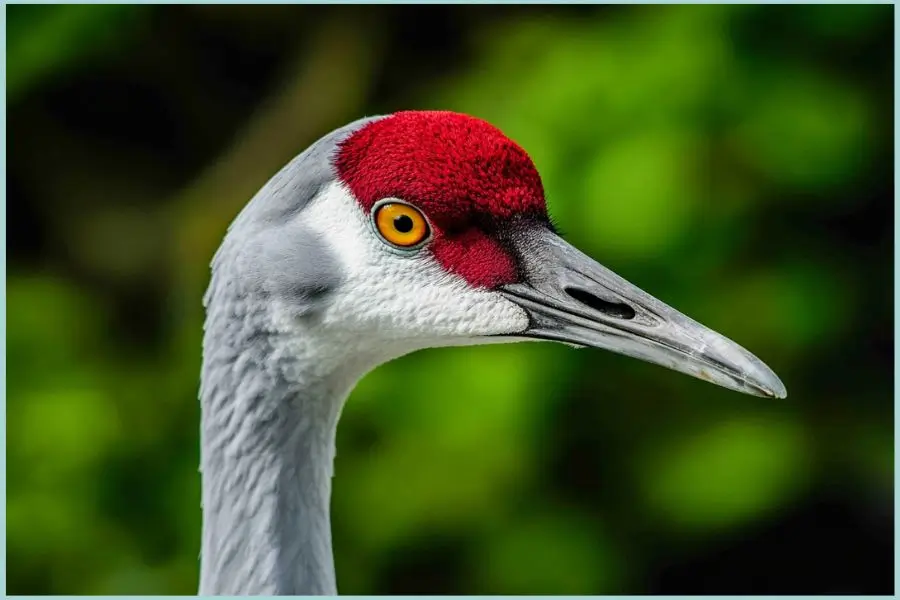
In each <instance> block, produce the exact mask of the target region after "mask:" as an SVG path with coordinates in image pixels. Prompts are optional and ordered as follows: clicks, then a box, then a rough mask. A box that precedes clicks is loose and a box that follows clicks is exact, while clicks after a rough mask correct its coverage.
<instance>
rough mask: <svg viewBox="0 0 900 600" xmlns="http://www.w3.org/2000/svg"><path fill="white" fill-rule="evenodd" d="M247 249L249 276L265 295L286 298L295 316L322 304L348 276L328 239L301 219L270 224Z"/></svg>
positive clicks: (246, 272)
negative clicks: (330, 247)
mask: <svg viewBox="0 0 900 600" xmlns="http://www.w3.org/2000/svg"><path fill="white" fill-rule="evenodd" d="M245 251H246V254H245V255H244V256H245V258H246V261H245V262H244V269H243V270H244V276H245V280H248V279H249V280H250V281H249V282H248V283H251V285H252V287H253V288H254V289H255V290H256V291H257V292H258V293H261V295H262V296H264V297H268V298H278V299H280V300H282V301H284V303H285V304H286V305H287V306H288V307H290V308H291V309H292V310H293V311H294V316H295V317H299V316H303V315H305V314H308V313H309V312H311V311H313V310H315V309H316V308H317V307H319V306H321V303H322V302H324V301H325V300H326V298H327V296H328V294H329V293H330V292H332V291H334V290H335V289H336V288H337V287H338V286H340V284H341V282H342V281H343V280H344V275H343V270H342V268H341V264H340V261H339V260H338V258H337V257H336V256H335V255H334V253H333V252H332V251H331V250H330V249H329V247H328V245H327V243H326V242H325V240H323V239H322V237H321V235H320V234H318V233H316V232H314V231H312V230H310V229H309V228H308V227H306V226H305V225H303V223H301V222H299V221H293V222H291V223H288V224H286V225H283V226H279V227H273V228H267V229H266V230H265V234H264V235H256V236H254V238H253V239H252V240H250V241H249V242H248V244H247V246H246V248H245Z"/></svg>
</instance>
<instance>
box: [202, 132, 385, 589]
mask: <svg viewBox="0 0 900 600" xmlns="http://www.w3.org/2000/svg"><path fill="white" fill-rule="evenodd" d="M374 118H377V117H374ZM371 120H373V118H369V119H361V120H359V121H356V122H354V123H351V124H349V125H347V126H344V127H341V128H340V129H337V130H335V131H333V132H332V133H330V134H328V135H326V136H324V137H323V138H321V139H320V140H319V141H318V142H316V143H315V144H313V145H312V146H310V147H309V148H308V149H307V150H306V151H305V152H303V153H302V154H300V155H298V156H297V157H296V158H294V159H293V160H292V161H291V162H290V163H288V164H287V165H286V166H285V167H284V168H283V169H281V171H280V172H279V173H278V174H276V175H275V176H274V177H272V179H271V180H270V181H269V182H268V183H267V184H266V185H265V186H264V187H263V188H262V189H261V190H260V191H259V192H258V193H257V194H256V196H254V198H253V199H252V200H251V201H250V202H249V203H248V204H247V206H246V207H245V208H244V210H243V211H242V212H241V213H240V215H239V216H238V217H237V218H236V219H235V220H234V222H233V223H232V225H231V226H230V227H229V229H228V233H227V235H226V237H225V240H224V241H223V243H222V245H221V247H220V248H219V250H218V252H217V253H216V255H215V257H214V259H213V262H212V277H211V281H210V284H209V288H208V290H207V293H206V296H205V298H204V305H205V306H206V310H207V317H206V323H205V326H204V338H203V367H202V375H201V389H200V398H201V411H202V425H201V472H202V477H203V537H202V551H201V557H200V562H201V580H200V593H201V594H203V595H205V594H227V595H235V594H301V593H302V594H334V593H336V586H335V581H334V566H333V563H332V555H331V532H330V530H329V529H328V522H329V520H328V514H329V506H328V503H329V494H330V485H331V470H330V469H331V467H330V465H331V464H332V456H333V452H334V439H333V435H334V430H335V428H336V426H337V418H338V414H339V411H340V407H341V404H342V403H343V398H344V397H345V396H346V394H347V393H349V388H350V386H352V381H349V380H348V381H342V380H341V379H342V378H341V375H340V372H338V373H337V374H335V375H334V377H332V378H330V379H323V378H322V377H321V376H320V375H319V374H318V373H315V372H311V370H310V369H308V368H307V367H306V366H304V364H303V360H302V359H303V357H302V356H296V355H292V353H291V352H288V351H286V350H285V345H284V344H285V340H283V339H282V338H283V334H282V333H281V332H280V331H279V330H278V329H277V328H276V327H275V326H274V325H273V322H272V315H271V311H270V307H271V305H272V303H273V302H275V301H279V302H280V303H281V304H282V305H284V306H287V307H290V309H291V312H292V313H293V314H294V316H297V317H300V316H303V315H306V314H309V313H310V312H313V311H315V309H316V307H317V305H318V303H319V302H320V301H322V299H324V298H325V297H326V296H327V295H328V293H329V292H330V291H331V290H333V289H334V288H335V287H336V286H337V285H339V283H340V279H341V269H340V267H339V265H338V263H337V261H336V260H335V258H334V257H333V256H332V255H331V253H330V251H329V249H328V245H327V244H324V243H323V241H322V240H321V239H319V234H317V233H315V232H313V231H310V230H309V229H308V228H306V227H305V225H304V223H303V222H302V219H301V218H300V216H301V211H302V210H303V208H304V207H305V206H306V205H307V204H308V203H309V202H310V201H311V200H312V199H313V198H314V197H315V196H316V195H317V194H319V193H320V192H321V190H322V188H323V186H325V185H326V184H328V183H330V182H331V181H333V180H334V178H335V175H334V170H333V167H332V164H331V159H332V156H333V154H334V152H335V150H336V148H337V144H338V143H339V142H340V141H341V140H342V139H344V138H345V137H346V136H348V135H350V134H351V133H352V132H353V131H355V130H356V129H358V128H359V127H362V126H363V125H364V124H365V123H367V122H369V121H371ZM323 466H325V467H324V468H323ZM310 490H313V491H315V492H316V493H313V494H311V493H309V491H310Z"/></svg>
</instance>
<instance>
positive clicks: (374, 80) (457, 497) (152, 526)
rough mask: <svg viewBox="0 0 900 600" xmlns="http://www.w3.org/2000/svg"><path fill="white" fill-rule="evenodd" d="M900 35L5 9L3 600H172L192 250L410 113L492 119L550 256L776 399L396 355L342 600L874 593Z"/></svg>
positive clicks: (663, 381) (600, 21)
mask: <svg viewBox="0 0 900 600" xmlns="http://www.w3.org/2000/svg"><path fill="white" fill-rule="evenodd" d="M892 11H893V7H892V6H869V7H866V6H808V7H799V6H798V7H749V6H692V7H675V6H671V7H660V6H656V7H616V8H610V7H580V8H574V7H555V8H554V7H531V8H524V7H514V6H510V7H503V8H499V7H493V8H491V7H473V6H468V7H466V6H457V7H444V8H438V7H434V8H429V9H425V8H415V7H405V8H401V7H397V8H392V9H388V8H379V7H367V8H360V7H343V8H339V9H337V8H326V7H274V6H273V7H239V6H233V7H211V6H210V7H126V6H109V7H102V6H13V7H10V8H9V9H7V24H8V42H7V53H8V56H7V100H8V113H7V122H8V124H9V138H8V144H7V147H8V155H9V156H8V165H7V168H8V178H9V181H8V186H7V202H8V215H9V217H8V223H9V228H8V232H7V234H8V238H9V250H8V254H9V263H8V279H7V291H8V298H7V303H8V312H7V324H8V337H7V347H8V349H7V356H8V364H7V373H8V386H7V418H8V428H7V453H8V463H7V467H8V475H7V484H8V493H7V531H8V537H7V552H8V565H7V566H8V590H9V592H10V593H16V594H39V593H55V594H67V593H115V594H128V593H161V594H165V593H181V594H190V593H193V592H195V590H196V579H197V555H198V551H199V527H200V509H199V475H198V473H197V464H198V451H197V443H198V436H197V433H198V416H199V415H198V413H199V411H198V405H197V400H196V394H197V383H198V369H199V351H200V350H199V348H200V332H201V327H202V319H203V315H202V310H201V307H200V295H201V294H202V291H203V288H204V285H205V283H206V277H207V264H208V261H209V259H210V257H211V255H212V252H213V251H214V250H215V247H216V244H217V243H218V240H219V239H220V238H221V235H222V233H223V232H224V228H225V227H226V225H227V223H228V222H229V220H230V219H231V218H232V217H233V216H234V214H236V212H237V210H239V208H240V207H241V206H242V205H243V203H244V202H245V201H246V200H247V199H248V198H249V197H250V196H251V195H252V193H253V192H254V191H255V190H256V189H258V187H259V186H260V185H261V184H262V183H264V181H265V180H266V179H267V178H268V177H269V176H270V175H271V174H272V173H274V172H275V170H277V168H279V167H280V165H282V164H283V163H284V162H286V161H287V160H288V159H289V158H290V157H291V156H292V155H293V154H295V153H296V152H298V151H300V150H301V149H302V148H303V147H305V146H306V145H307V144H309V143H310V142H312V141H313V140H314V139H315V138H317V137H318V136H319V135H322V134H324V133H326V132H327V131H329V130H330V129H332V128H333V127H336V126H338V125H340V124H342V123H344V122H347V121H350V120H352V119H354V118H357V117H359V116H361V115H363V114H376V113H384V112H390V111H393V110H398V109H402V108H410V107H416V108H445V109H453V110H459V111H463V112H468V113H471V114H474V115H477V116H479V117H482V118H485V119H487V120H489V121H491V122H493V123H495V124H496V125H498V126H500V127H501V128H502V129H503V130H504V131H505V132H506V133H508V134H509V135H510V136H511V137H512V138H514V139H515V140H517V141H518V142H520V143H521V144H522V145H523V146H524V147H525V148H526V149H527V150H528V151H529V152H530V153H531V155H532V157H533V158H534V160H535V162H536V164H537V166H538V168H539V170H540V171H541V173H542V176H543V179H544V185H545V188H546V189H547V193H548V202H549V206H550V210H551V213H552V215H553V217H554V219H555V221H556V222H557V223H558V224H559V226H560V228H561V229H562V231H563V232H564V233H565V234H566V236H567V237H568V238H569V239H570V240H571V241H573V242H574V243H575V244H577V245H578V246H580V247H582V248H583V249H584V250H585V251H587V252H588V253H589V254H591V255H593V256H595V257H597V258H598V259H600V260H601V261H602V262H604V263H605V264H606V265H607V266H609V267H611V268H613V269H614V270H616V271H617V272H619V273H620V274H622V275H623V276H625V277H626V278H628V279H630V280H632V281H633V282H635V283H637V284H638V285H639V286H641V287H643V288H644V289H647V290H648V291H650V292H651V293H653V294H654V295H656V296H658V297H660V298H661V299H663V300H664V301H666V302H669V303H671V304H673V305H674V306H676V307H678V308H679V309H681V310H683V311H684V312H686V313H688V314H689V315H691V316H693V317H695V318H697V319H698V320H700V321H701V322H704V323H705V324H707V325H709V326H711V327H713V328H714V329H717V330H719V331H721V332H723V333H724V334H726V335H728V336H729V337H732V338H733V339H735V340H737V341H738V342H739V343H741V344H742V345H745V346H746V347H748V348H750V349H751V350H752V351H753V352H754V353H756V354H758V355H759V356H760V357H762V358H763V360H765V361H766V362H767V363H768V364H770V365H771V366H772V367H773V368H774V369H775V371H776V372H778V373H779V375H780V376H781V377H782V379H783V380H784V382H785V384H786V386H787V388H788V391H789V397H788V399H787V400H785V401H778V402H775V401H766V400H761V399H757V398H750V397H744V396H740V395H738V394H734V393H731V392H728V391H725V390H722V389H719V388H715V387H713V386H710V385H708V384H705V383H702V382H699V381H695V380H692V379H689V378H687V377H684V376H682V375H678V374H675V373H672V372H669V371H665V370H663V369H660V368H658V367H653V366H650V365H645V364H641V363H637V362H635V361H631V360H629V359H625V358H622V357H618V356H613V355H610V354H606V353H601V352H597V351H579V352H576V351H574V350H571V349H569V348H565V347H557V346H553V345H549V344H546V345H538V344H525V345H502V346H495V347H482V348H464V349H447V350H432V351H427V352H420V353H417V354H414V355H411V356H408V357H405V358H403V359H401V360H398V361H395V362H392V363H390V364H388V365H385V366H384V367H382V368H380V369H378V370H377V371H375V372H374V373H372V374H370V375H369V376H367V377H366V378H365V379H364V380H363V381H362V382H361V383H360V385H359V387H358V388H357V389H356V391H355V392H354V394H353V396H352V397H351V400H350V402H349V403H348V406H347V407H346V410H345V411H344V416H343V419H342V423H341V427H340V430H339V441H338V458H337V464H336V472H337V475H336V479H335V490H334V498H333V529H334V538H335V553H336V563H337V568H338V581H339V587H340V589H341V591H342V593H383V592H401V593H402V592H418V593H453V592H459V593H511V594H515V593H615V592H629V593H653V592H660V591H662V592H674V593H699V592H704V591H705V592H718V593H742V592H774V593H792V592H802V593H826V592H842V593H868V592H880V593H890V592H891V590H892V585H893V575H892V571H891V569H892V567H893V557H892V551H893V534H892V533H891V532H892V530H893V472H894V467H893V401H892V390H893V375H892V364H893V313H892V307H893V297H892V290H893V285H892V275H893V268H892V267H893V265H892V252H891V251H892V244H891V222H892V220H893V204H892V197H893V179H892V166H893V143H892V140H893V114H892V108H893V95H892V93H893V80H892V73H893V64H892V48H893V29H892V24H893V12H892ZM423 31H424V32H425V33H423ZM722 557H725V558H722ZM728 557H731V558H728ZM788 564H790V567H788V566H787V565H788ZM761 573H763V574H764V575H761Z"/></svg>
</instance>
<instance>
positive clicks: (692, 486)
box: [642, 415, 811, 532]
mask: <svg viewBox="0 0 900 600" xmlns="http://www.w3.org/2000/svg"><path fill="white" fill-rule="evenodd" d="M805 435H806V434H805V432H804V431H803V428H802V425H800V424H799V423H796V422H790V421H784V420H781V419H776V418H772V417H768V418H766V417H763V416H758V415H756V416H754V415H748V416H746V417H742V418H732V419H730V420H723V421H717V422H715V423H710V424H708V425H707V426H705V427H704V428H702V429H701V430H700V431H684V432H682V434H681V435H680V436H679V439H674V440H672V441H671V442H669V443H668V444H666V448H667V449H666V452H665V454H662V453H654V454H653V458H652V460H650V461H649V462H648V464H647V465H646V467H645V468H644V470H643V473H642V476H643V477H644V483H643V487H644V489H645V494H646V497H647V502H648V504H649V505H650V507H651V509H652V510H653V511H654V512H656V513H657V514H659V515H660V516H661V517H662V518H663V519H664V520H666V521H669V522H670V523H671V524H672V525H674V526H676V527H678V528H682V529H688V530H690V531H691V532H698V531H703V530H706V529H717V528H722V527H734V526H736V525H741V524H744V523H746V522H748V521H750V520H754V519H758V518H760V516H761V515H762V514H764V513H767V512H769V511H771V510H773V509H775V508H777V507H779V506H783V505H785V504H788V503H790V501H791V500H792V499H793V498H794V497H796V495H797V494H798V493H799V492H801V491H803V488H804V487H805V486H806V485H808V484H809V481H810V479H811V473H810V471H809V469H810V466H811V465H810V461H809V447H808V444H807V443H806V441H805V439H804V438H805Z"/></svg>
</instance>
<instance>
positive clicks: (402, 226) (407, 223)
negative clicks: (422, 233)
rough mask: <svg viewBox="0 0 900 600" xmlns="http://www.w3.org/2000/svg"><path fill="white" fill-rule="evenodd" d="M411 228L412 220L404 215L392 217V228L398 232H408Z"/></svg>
mask: <svg viewBox="0 0 900 600" xmlns="http://www.w3.org/2000/svg"><path fill="white" fill-rule="evenodd" d="M412 228H413V220H412V219H410V218H409V217H408V216H406V215H400V216H399V217H395V218H394V229H396V230H397V231H399V232H400V233H409V232H410V231H412Z"/></svg>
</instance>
